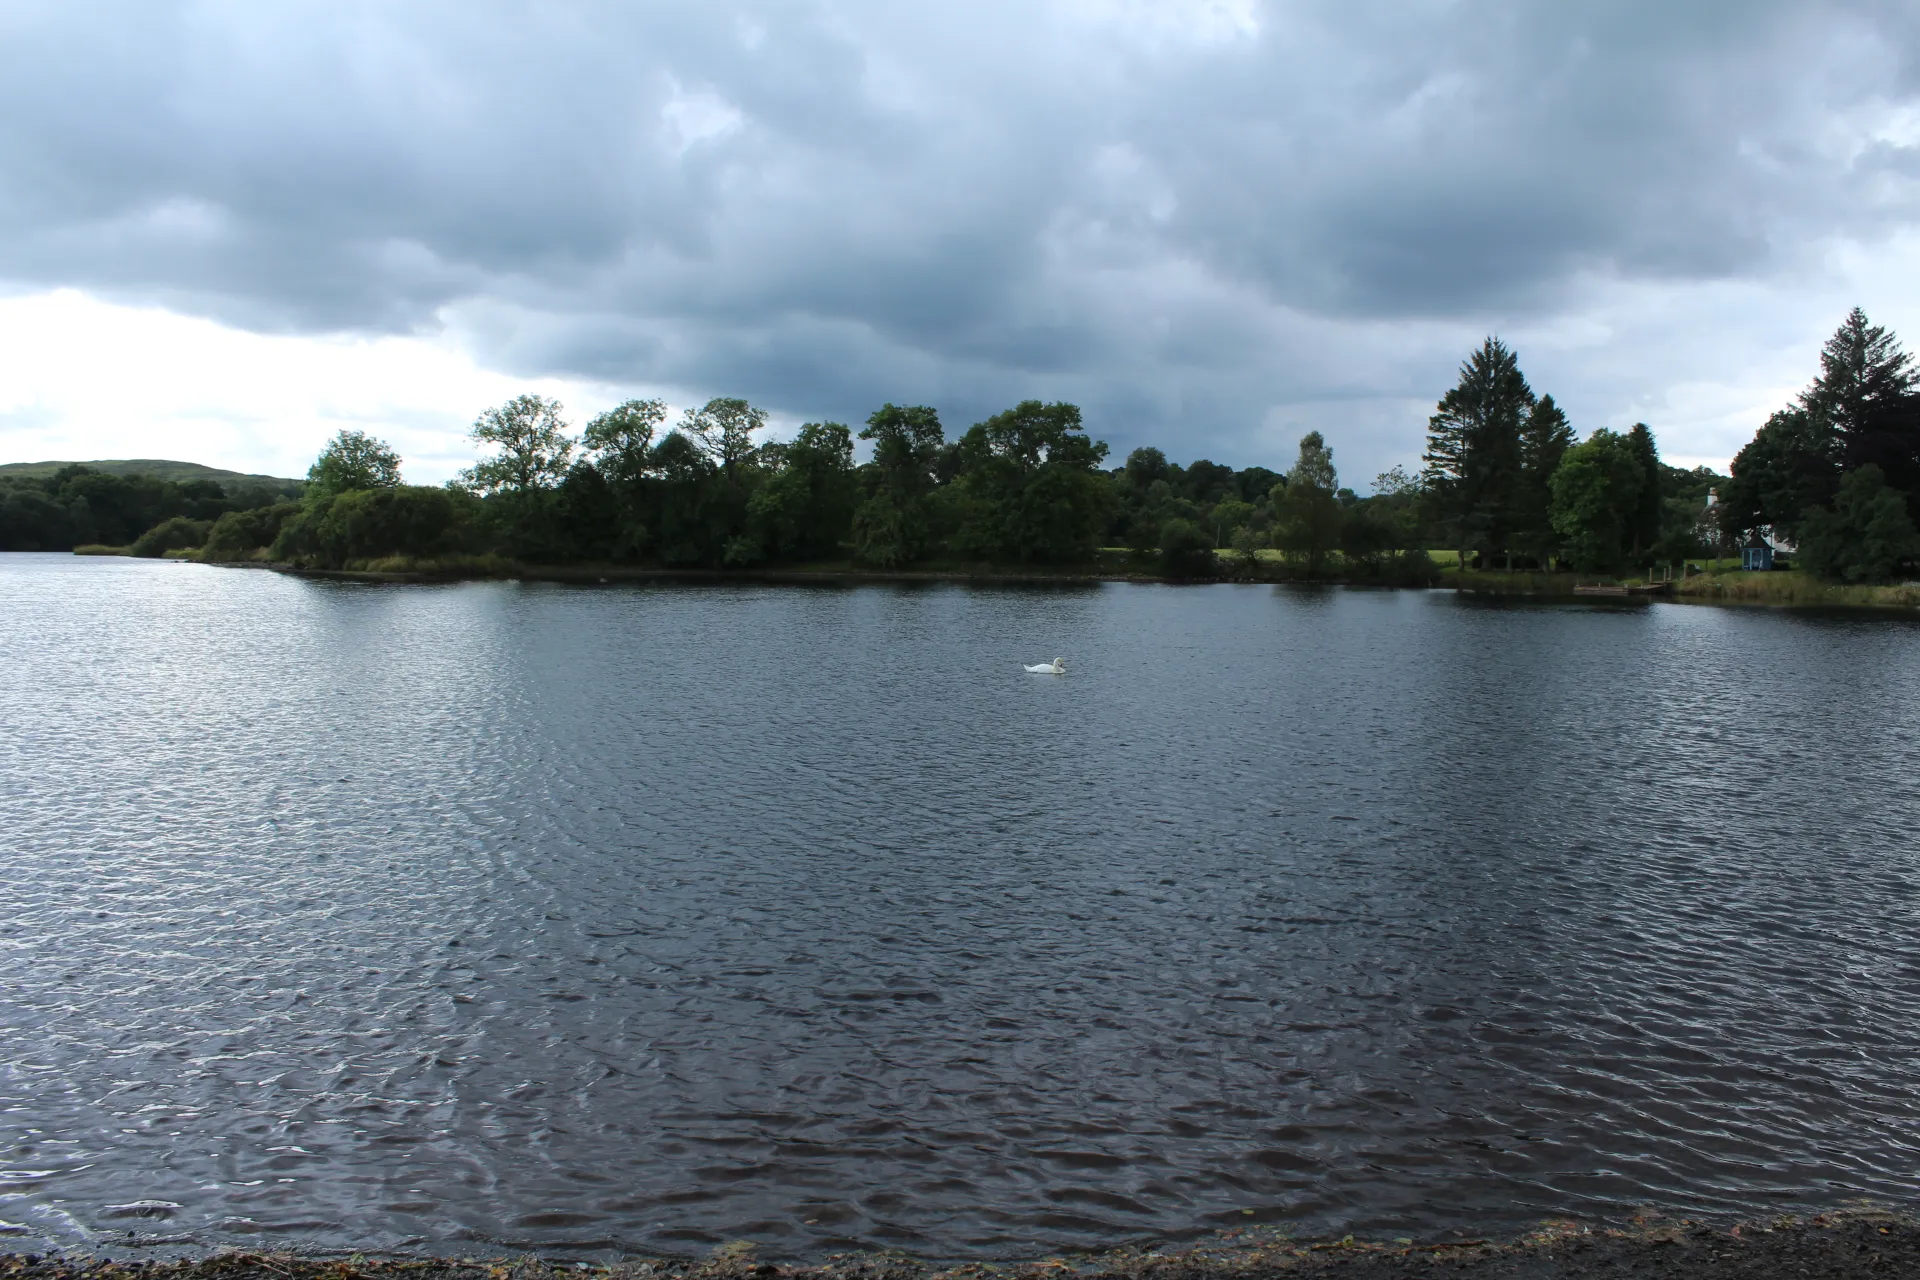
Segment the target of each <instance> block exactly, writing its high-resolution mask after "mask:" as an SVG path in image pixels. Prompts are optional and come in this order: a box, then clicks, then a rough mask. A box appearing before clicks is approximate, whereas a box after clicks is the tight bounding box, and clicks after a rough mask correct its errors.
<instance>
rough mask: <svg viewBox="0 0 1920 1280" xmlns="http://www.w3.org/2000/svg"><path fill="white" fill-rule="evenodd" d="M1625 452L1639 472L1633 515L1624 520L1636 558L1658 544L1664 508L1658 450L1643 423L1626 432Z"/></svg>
mask: <svg viewBox="0 0 1920 1280" xmlns="http://www.w3.org/2000/svg"><path fill="white" fill-rule="evenodd" d="M1627 450H1628V452H1630V453H1632V454H1633V459H1634V462H1635V463H1637V464H1638V465H1639V468H1640V493H1639V497H1638V499H1637V500H1636V501H1635V503H1634V507H1633V512H1632V514H1631V515H1630V516H1629V517H1628V518H1627V542H1628V546H1629V549H1630V551H1631V552H1632V554H1633V555H1634V556H1636V557H1638V556H1639V555H1640V554H1641V553H1642V552H1645V551H1650V550H1651V549H1652V548H1653V545H1654V544H1655V543H1656V542H1658V541H1659V540H1660V526H1661V522H1662V517H1663V516H1664V515H1665V506H1664V503H1663V502H1662V497H1661V493H1660V450H1659V448H1658V447H1657V446H1656V445H1655V444H1654V442H1653V431H1652V429H1651V428H1650V427H1648V426H1647V424H1646V423H1644V422H1636V423H1634V424H1633V429H1632V430H1631V431H1629V432H1627Z"/></svg>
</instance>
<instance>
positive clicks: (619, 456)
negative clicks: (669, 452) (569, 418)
mask: <svg viewBox="0 0 1920 1280" xmlns="http://www.w3.org/2000/svg"><path fill="white" fill-rule="evenodd" d="M666 420H667V406H666V404H665V402H663V401H660V400H629V401H627V402H626V403H625V404H622V405H620V406H618V407H617V408H613V409H609V410H607V411H606V412H605V413H603V414H601V415H600V416H599V417H597V418H595V419H594V420H593V421H592V422H589V423H588V424H587V429H586V430H585V431H584V432H582V433H581V436H580V445H581V448H583V449H584V450H585V451H586V452H587V453H588V455H589V456H590V457H591V458H592V459H593V462H594V464H595V465H596V466H597V467H598V468H599V470H600V472H601V473H602V474H603V475H605V476H606V478H607V479H608V480H609V481H611V482H613V483H615V484H620V485H629V486H631V485H637V484H639V483H640V482H641V481H643V480H644V479H645V478H646V477H647V474H648V473H649V472H650V471H651V470H652V469H653V437H654V433H655V432H657V431H658V430H659V429H660V424H661V423H663V422H665V421H666Z"/></svg>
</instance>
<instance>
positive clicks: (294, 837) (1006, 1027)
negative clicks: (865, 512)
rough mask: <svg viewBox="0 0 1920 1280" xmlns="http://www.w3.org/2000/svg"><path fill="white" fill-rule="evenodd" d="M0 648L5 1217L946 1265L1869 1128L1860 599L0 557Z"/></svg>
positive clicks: (1876, 1182)
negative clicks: (469, 581)
mask: <svg viewBox="0 0 1920 1280" xmlns="http://www.w3.org/2000/svg"><path fill="white" fill-rule="evenodd" d="M1056 652H1058V653H1063V654H1065V655H1066V656H1067V660H1068V664H1069V671H1070V674H1069V675H1067V676H1065V677H1062V678H1053V677H1042V676H1030V675H1027V674H1026V673H1024V672H1023V671H1022V670H1021V664H1022V663H1025V662H1038V661H1041V660H1044V659H1046V658H1050V657H1052V656H1053V655H1054V654H1055V653H1056ZM0 653H4V654H5V655H6V656H7V661H6V662H5V663H4V664H0V716H3V717H4V721H3V722H4V727H5V733H4V735H0V858H3V859H4V866H5V870H6V875H5V880H4V892H5V896H6V902H5V908H6V909H5V910H4V912H0V1063H3V1065H0V1142H4V1147H0V1150H4V1152H5V1156H4V1163H0V1219H4V1220H6V1221H8V1222H12V1223H16V1224H19V1225H20V1226H22V1227H24V1228H26V1234H25V1235H24V1236H23V1237H21V1238H22V1239H23V1240H24V1241H27V1242H31V1241H33V1240H34V1239H35V1238H45V1239H48V1240H51V1241H54V1242H60V1243H65V1244H68V1245H81V1244H91V1245H92V1246H93V1247H96V1248H97V1247H101V1245H102V1244H103V1243H104V1242H107V1241H110V1240H113V1239H114V1238H116V1237H118V1238H122V1239H123V1238H124V1236H125V1233H126V1232H127V1231H128V1230H129V1229H133V1230H137V1231H139V1232H142V1233H147V1234H151V1233H153V1232H155V1231H162V1232H167V1233H171V1234H173V1235H177V1236H181V1237H185V1238H186V1239H188V1240H190V1241H193V1242H196V1243H200V1244H216V1243H228V1242H236V1241H237V1242H252V1243H273V1244H276V1245H277V1244H293V1245H306V1246H322V1247H339V1246H351V1247H374V1248H395V1247H402V1246H411V1247H442V1248H468V1249H476V1250H482V1249H497V1248H521V1247H555V1248H559V1247H609V1248H631V1249H639V1250H655V1251H659V1250H673V1251H684V1250H704V1249H705V1248H707V1247H709V1246H711V1245H712V1244H714V1243H716V1242H719V1241H722V1240H726V1239H733V1238H737V1237H747V1238H751V1239H756V1240H759V1241H762V1242H764V1244H765V1245H766V1247H767V1250H768V1251H769V1252H771V1253H773V1254H776V1255H783V1256H817V1255H819V1254H822V1253H825V1252H828V1251H830V1250H836V1249H843V1248H849V1247H863V1246H864V1247H871V1246H881V1245H887V1246H899V1247H904V1248H907V1249H910V1250H913V1251H916V1252H919V1253H922V1254H928V1255H935V1256H959V1255H1002V1256H1004V1255H1014V1254H1033V1253H1036V1252H1040V1251H1044V1250H1051V1249H1056V1248H1070V1247H1074V1246H1081V1245H1098V1244H1107V1243H1112V1242H1114V1241H1116V1240H1119V1239H1123V1238H1136V1237H1140V1236H1147V1235H1180V1234H1183V1233H1186V1234H1191V1233H1195V1232H1204V1231H1209V1230H1213V1229H1216V1228H1218V1227H1220V1226H1223V1225H1242V1224H1247V1223H1278V1224H1287V1225H1288V1226H1289V1229H1292V1230H1296V1231H1300V1232H1326V1231H1345V1230H1349V1229H1351V1230H1359V1231H1376V1232H1392V1233H1418V1232H1425V1231H1433V1230H1438V1229H1441V1228H1443V1227H1446V1226H1451V1225H1455V1224H1458V1223H1461V1222H1463V1221H1467V1222H1471V1223H1473V1224H1474V1225H1476V1226H1482V1227H1496V1226H1500V1225H1520V1224H1524V1223H1527V1222H1530V1221H1532V1220H1534V1219H1537V1218H1539V1217H1541V1216H1543V1215H1546V1214H1552V1213H1559V1214H1578V1215H1599V1214H1609V1213H1617V1212H1621V1211H1624V1210H1627V1209H1630V1208H1632V1207H1634V1206H1636V1205H1640V1204H1645V1203H1653V1204H1659V1205H1663V1206H1670V1207H1684V1208H1687V1209H1691V1210H1695V1211H1702V1212H1773V1211H1777V1210H1785V1209H1791V1208H1797V1207H1804V1206H1815V1205H1831V1204H1835V1203H1839V1202H1842V1201H1845V1200H1848V1199H1851V1198H1854V1197H1858V1196H1862V1195H1868V1196H1875V1197H1879V1198H1882V1199H1892V1200H1904V1199H1907V1198H1909V1197H1910V1196H1911V1194H1912V1182H1911V1177H1912V1171H1913V1170H1914V1168H1915V1167H1917V1166H1920V1149H1917V1148H1920V1142H1917V1141H1916V1137H1915V1135H1916V1132H1917V1130H1916V1122H1920V1101H1916V1098H1915V1096H1914V1094H1913V1091H1912V1082H1913V1080H1914V1079H1915V1078H1916V1072H1917V1070H1920V1040H1916V1038H1915V1036H1914V1035H1913V1027H1914V1026H1915V1025H1916V1023H1920V954H1917V952H1920V947H1917V946H1916V923H1917V922H1916V915H1917V914H1920V907H1917V906H1916V889H1917V888H1920V867H1916V863H1915V857H1916V855H1915V841H1914V837H1913V834H1912V833H1913V832H1914V830H1915V829H1916V818H1920V799H1916V794H1915V789H1914V787H1913V785H1912V782H1913V779H1914V777H1915V776H1916V770H1915V763H1916V759H1915V755H1916V746H1915V743H1916V733H1917V732H1920V698H1916V696H1915V695H1916V693H1917V692H1920V690H1917V689H1916V682H1917V680H1920V630H1916V629H1915V628H1914V627H1913V626H1911V625H1908V624H1907V623H1905V622H1902V621H1899V620H1889V619H1885V618H1870V617H1864V616H1850V617H1840V618H1835V617H1821V616H1809V615H1800V614H1785V613H1778V612H1759V611H1755V612H1736V611H1731V610H1711V609H1696V608H1686V607H1677V606H1655V607H1651V608H1593V607H1583V606H1504V607H1502V606H1489V605H1486V604H1483V603H1475V602H1473V601H1463V600H1459V599H1456V598H1455V597H1453V596H1450V595H1446V594H1437V593H1436V594H1425V593H1364V592H1344V591H1343V592H1290V591H1287V590H1285V589H1273V588H1267V587H1231V586H1217V587H1197V588H1185V589H1176V588H1160V587H1125V586H1108V587H1097V588H1087V589H1077V590H969V589H963V588H958V587H929V588H924V589H907V588H897V587H866V588H857V589H822V590H801V589H794V588H767V587H751V586H742V587H710V588H682V589H650V588H628V587H608V588H598V589H590V590H585V589H568V588H560V587H541V586H522V585H513V584H475V585H465V586H456V587H443V588H398V589H396V588H380V587H362V586H354V585H345V584H338V583H313V582H301V581H296V580H292V579H287V578H283V577H278V576H275V575H272V574H267V573H247V572H239V571H230V570H227V571H223V570H212V569H205V568H201V567H198V566H190V565H179V564H171V563H136V562H129V561H112V560H105V561H103V560H77V559H74V558H72V557H60V556H7V557H0ZM141 1201H160V1202H167V1203H166V1204H162V1205H148V1206H144V1207H139V1208H128V1207H126V1206H129V1205H134V1204H135V1203H136V1202H141ZM167 1205H172V1206H175V1207H167ZM114 1206H120V1207H117V1208H116V1207H114Z"/></svg>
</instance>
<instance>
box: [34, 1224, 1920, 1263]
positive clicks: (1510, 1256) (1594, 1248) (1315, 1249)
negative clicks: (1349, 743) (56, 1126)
mask: <svg viewBox="0 0 1920 1280" xmlns="http://www.w3.org/2000/svg"><path fill="white" fill-rule="evenodd" d="M1282 1275H1284V1276H1290V1277H1291V1276H1299V1277H1309V1276H1311V1277H1327V1278H1328V1280H1399V1278H1402V1277H1425V1276H1433V1277H1441V1276H1445V1277H1449V1278H1458V1280H1483V1278H1484V1280H1496V1278H1497V1280H1576V1278H1584V1277H1647V1278H1649V1280H1696V1278H1698V1280H1777V1278H1780V1277H1794V1278H1801V1277H1805V1278H1808V1280H1866V1278H1867V1277H1873V1278H1874V1280H1890V1278H1894V1277H1920V1221H1916V1220H1915V1219H1914V1218H1913V1217H1910V1216H1907V1215H1903V1214H1894V1213H1888V1212H1882V1211H1875V1210H1860V1211H1854V1212H1846V1213H1832V1214H1822V1215H1819V1216H1816V1217H1812V1218H1805V1219H1800V1218H1781V1219H1778V1220H1776V1221H1773V1222H1770V1223H1763V1224H1745V1225H1741V1226H1734V1227H1715V1226H1706V1225H1703V1224H1700V1223H1696V1222H1692V1221H1687V1220H1676V1219H1647V1220H1641V1221H1638V1222H1636V1223H1635V1224H1633V1225H1631V1226H1628V1227H1623V1228H1621V1227H1594V1226H1587V1225H1582V1224H1579V1223H1572V1222H1556V1223H1550V1224H1547V1225H1546V1226H1544V1227H1542V1229H1540V1230H1539V1231H1536V1232H1534V1233H1532V1234H1530V1235H1526V1236H1522V1237H1519V1238H1517V1239H1509V1240H1476V1239H1460V1240H1450V1241H1440V1242H1430V1243H1415V1242H1413V1241H1410V1240H1396V1241H1392V1242H1387V1243H1381V1242H1369V1241H1356V1240H1354V1239H1352V1238H1351V1237H1348V1238H1346V1239H1343V1240H1337V1241H1318V1242H1306V1241H1295V1240H1289V1239H1287V1238H1285V1237H1283V1236H1279V1235H1274V1234H1272V1233H1268V1232H1247V1233H1240V1234H1233V1235H1228V1236H1224V1237H1220V1238H1218V1239H1215V1240H1213V1241H1209V1242H1206V1243H1203V1244H1198V1245H1191V1246H1184V1247H1180V1248H1164V1249H1125V1250H1118V1251H1115V1252H1112V1253H1107V1254H1099V1255H1086V1256H1065V1257H1055V1258H1046V1259H1042V1260H1037V1261H1031V1262H1019V1263H991V1264H989V1263H964V1264H960V1265H950V1264H934V1263H927V1262H921V1261H918V1260H916V1259H913V1258H909V1257H904V1256H899V1255H894V1254H848V1255H841V1256H835V1257H831V1258H829V1259H827V1260H826V1261H824V1262H819V1263H813V1264H807V1265H789V1264H781V1263H775V1262H768V1261H763V1260H761V1259H760V1258H759V1257H757V1256H756V1254H755V1252H754V1250H753V1248H752V1247H751V1246H749V1245H746V1244H744V1243H743V1244H740V1245H734V1246H729V1247H726V1248H722V1249H719V1250H717V1251H715V1253H714V1254H713V1255H712V1256H710V1257H707V1258H704V1259H633V1260H626V1261H621V1262H618V1263H605V1262H580V1261H573V1260H568V1259H565V1258H560V1257H547V1258H538V1257H522V1258H499V1259H475V1258H397V1257H396V1258H378V1257H365V1256H362V1255H359V1254H355V1255H352V1256H351V1257H303V1256H298V1255H289V1254H271V1253H221V1254H216V1255H214V1256H212V1257H206V1258H189V1259H183V1260H180V1261H174V1262H154V1261H117V1262H116V1261H114V1260H113V1259H111V1258H110V1257H82V1256H72V1255H44V1256H43V1255H34V1254H14V1255H10V1256H5V1257H0V1280H561V1278H562V1277H566V1278H568V1280H1064V1278H1069V1277H1070V1278H1072V1280H1260V1278H1261V1277H1267V1276H1282Z"/></svg>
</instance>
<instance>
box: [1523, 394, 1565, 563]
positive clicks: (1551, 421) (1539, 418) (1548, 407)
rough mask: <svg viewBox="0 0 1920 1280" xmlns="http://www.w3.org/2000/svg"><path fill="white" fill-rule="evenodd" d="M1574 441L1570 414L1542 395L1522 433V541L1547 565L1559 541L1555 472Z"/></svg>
mask: <svg viewBox="0 0 1920 1280" xmlns="http://www.w3.org/2000/svg"><path fill="white" fill-rule="evenodd" d="M1572 444H1573V428H1572V426H1570V425H1569V424H1568V422H1567V415H1566V413H1565V412H1564V411H1562V410H1561V408H1560V406H1559V405H1557V404H1555V403H1554V402H1553V397H1552V396H1541V397H1540V400H1539V403H1537V404H1535V405H1534V406H1533V408H1532V410H1530V411H1529V412H1528V414H1527V420H1526V425H1525V426H1524V427H1523V428H1522V429H1521V432H1520V511H1519V535H1520V536H1519V541H1520V542H1521V544H1522V545H1524V546H1526V547H1527V549H1528V550H1529V551H1531V552H1532V553H1533V554H1534V555H1535V556H1537V557H1538V558H1539V560H1540V562H1541V564H1542V565H1543V566H1544V565H1545V564H1546V562H1547V560H1548V559H1549V558H1550V557H1551V556H1552V555H1553V552H1554V548H1555V546H1556V545H1557V544H1558V542H1559V538H1558V535H1556V534H1555V532H1554V529H1553V473H1554V472H1555V471H1557V470H1558V469H1559V467H1560V460H1561V459H1562V458H1564V457H1566V456H1567V449H1568V447H1569V446H1571V445H1572Z"/></svg>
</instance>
